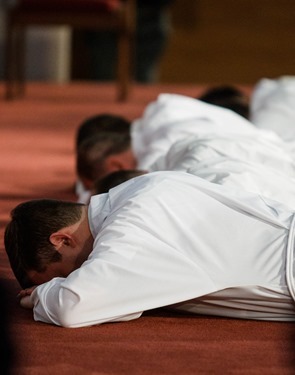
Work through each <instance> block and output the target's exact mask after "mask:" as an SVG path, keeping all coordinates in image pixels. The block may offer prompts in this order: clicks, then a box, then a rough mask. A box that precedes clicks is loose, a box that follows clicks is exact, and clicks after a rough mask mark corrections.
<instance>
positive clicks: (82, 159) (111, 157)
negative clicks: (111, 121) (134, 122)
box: [76, 132, 136, 190]
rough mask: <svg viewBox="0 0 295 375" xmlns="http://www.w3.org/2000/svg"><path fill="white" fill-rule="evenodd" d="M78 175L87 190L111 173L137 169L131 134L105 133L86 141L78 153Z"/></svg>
mask: <svg viewBox="0 0 295 375" xmlns="http://www.w3.org/2000/svg"><path fill="white" fill-rule="evenodd" d="M76 167H77V175H78V176H79V179H80V180H81V181H82V183H83V185H84V186H85V188H86V189H88V190H91V189H93V185H94V182H95V181H96V180H97V179H99V178H102V177H104V176H106V175H107V174H109V173H112V172H115V171H118V170H123V169H134V168H136V160H135V156H134V155H133V152H132V148H131V137H130V134H129V133H116V132H103V133H100V134H97V135H96V136H95V137H91V138H88V139H85V140H84V141H83V142H82V143H81V144H80V146H79V148H78V151H77V162H76Z"/></svg>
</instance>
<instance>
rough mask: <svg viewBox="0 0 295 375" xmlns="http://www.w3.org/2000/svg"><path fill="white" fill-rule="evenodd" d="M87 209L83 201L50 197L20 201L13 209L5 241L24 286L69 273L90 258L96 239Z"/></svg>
mask: <svg viewBox="0 0 295 375" xmlns="http://www.w3.org/2000/svg"><path fill="white" fill-rule="evenodd" d="M86 213H87V207H86V206H84V205H82V204H78V203H73V202H63V201H57V200H49V199H41V200H33V201H28V202H25V203H21V204H20V205H18V206H17V207H16V208H15V209H14V210H12V212H11V221H10V223H9V224H8V225H7V227H6V230H5V237H4V242H5V249H6V252H7V255H8V258H9V261H10V265H11V268H12V270H13V272H14V275H15V277H16V278H17V280H18V282H19V283H20V285H21V286H22V287H23V288H27V287H30V286H31V285H36V284H41V283H43V282H46V281H49V280H50V279H51V278H53V277H56V276H60V277H66V276H67V275H68V274H69V273H70V272H72V271H73V270H74V269H75V268H77V267H79V266H80V265H81V263H82V262H83V261H84V260H85V258H87V254H88V253H89V252H90V251H91V250H92V243H91V240H93V239H92V238H91V239H90V237H89V236H90V231H89V232H87V231H88V220H87V215H86ZM87 241H88V242H87ZM86 247H87V249H86Z"/></svg>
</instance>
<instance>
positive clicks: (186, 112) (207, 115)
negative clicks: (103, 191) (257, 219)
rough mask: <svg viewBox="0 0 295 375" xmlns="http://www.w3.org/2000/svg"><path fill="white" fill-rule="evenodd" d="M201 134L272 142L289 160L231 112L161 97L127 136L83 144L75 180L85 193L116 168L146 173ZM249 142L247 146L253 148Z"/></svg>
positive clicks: (271, 138) (107, 135) (270, 136)
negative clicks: (179, 144) (185, 141)
mask: <svg viewBox="0 0 295 375" xmlns="http://www.w3.org/2000/svg"><path fill="white" fill-rule="evenodd" d="M205 135H206V136H211V137H215V136H218V135H222V136H227V135H228V136H239V137H242V136H247V137H250V138H251V140H252V141H251V142H252V143H253V144H254V143H255V144H258V143H259V141H260V140H261V142H262V143H263V144H264V143H268V144H269V145H270V147H271V149H272V144H275V147H276V148H277V149H278V155H279V156H278V158H279V159H280V160H281V159H282V158H283V156H284V155H286V158H288V157H289V158H290V156H289V155H288V152H287V151H286V147H285V145H284V142H283V141H282V140H281V139H280V138H279V137H278V136H277V135H276V134H274V133H271V132H267V131H263V130H259V129H257V128H256V127H254V126H253V125H252V124H251V123H250V122H249V121H247V120H246V119H245V118H243V117H242V116H240V115H238V114H236V113H235V112H233V111H231V110H229V109H225V108H221V107H217V106H215V105H211V104H207V103H204V102H202V101H200V100H197V99H194V98H189V97H186V96H182V95H172V94H162V95H160V96H159V98H158V99H157V100H156V101H155V102H152V103H151V104H149V105H148V106H147V108H146V110H145V112H144V114H143V116H142V118H140V119H138V120H136V121H134V122H133V123H132V126H131V137H127V136H126V134H124V135H123V134H116V133H115V132H113V131H112V132H104V133H103V134H96V136H95V137H92V138H91V139H90V140H88V141H87V142H84V144H83V145H82V146H81V147H80V148H79V150H78V154H77V173H78V178H79V179H80V180H81V181H82V183H83V185H84V187H85V188H86V190H91V189H92V188H93V184H94V181H96V180H97V179H100V178H102V177H104V176H106V175H107V174H109V173H112V172H115V171H117V170H122V169H129V170H132V169H142V170H148V171H149V170H151V166H152V165H153V164H154V163H155V162H156V161H157V160H158V159H159V158H160V157H163V156H165V155H166V153H167V152H168V150H169V149H170V147H171V146H172V145H173V144H174V143H175V142H179V141H181V140H183V139H188V138H189V137H194V136H198V137H200V136H201V137H202V136H205ZM251 142H248V143H249V147H251V148H252V149H253V145H252V144H251ZM258 146H259V147H261V146H260V145H258ZM264 148H265V146H264ZM241 152H244V151H241ZM249 152H250V151H249ZM269 152H270V153H272V152H273V151H272V150H270V151H269ZM282 167H283V168H284V166H282ZM84 193H85V192H81V196H80V199H79V201H80V202H82V203H85V202H87V201H88V198H89V195H90V194H89V193H88V194H87V193H86V194H84ZM84 197H86V199H85V198H84Z"/></svg>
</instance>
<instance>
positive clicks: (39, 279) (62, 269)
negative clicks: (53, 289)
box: [28, 260, 74, 285]
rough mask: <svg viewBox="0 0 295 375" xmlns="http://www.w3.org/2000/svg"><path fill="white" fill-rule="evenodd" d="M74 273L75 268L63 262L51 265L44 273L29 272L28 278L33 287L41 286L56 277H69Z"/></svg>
mask: <svg viewBox="0 0 295 375" xmlns="http://www.w3.org/2000/svg"><path fill="white" fill-rule="evenodd" d="M72 271H74V268H73V267H72V266H71V265H68V264H65V262H64V261H63V260H61V261H60V262H54V263H50V264H49V265H48V266H47V268H46V270H45V271H44V272H37V271H29V272H28V276H29V278H30V280H31V281H32V283H33V285H40V284H43V283H46V282H47V281H50V280H51V279H53V278H54V277H67V276H68V275H69V274H70V273H71V272H72Z"/></svg>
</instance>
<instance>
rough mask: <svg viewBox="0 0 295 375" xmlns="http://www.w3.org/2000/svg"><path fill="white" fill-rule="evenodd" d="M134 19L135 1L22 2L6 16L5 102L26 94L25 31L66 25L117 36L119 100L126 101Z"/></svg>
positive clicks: (10, 9)
mask: <svg viewBox="0 0 295 375" xmlns="http://www.w3.org/2000/svg"><path fill="white" fill-rule="evenodd" d="M135 17H136V0H124V1H122V0H19V1H18V2H16V4H15V5H14V6H12V7H10V8H9V9H8V12H7V40H6V63H5V81H6V93H5V95H6V98H7V99H13V98H16V97H20V96H23V95H24V93H25V83H26V78H25V47H26V46H25V32H26V29H27V28H28V27H30V26H33V25H34V26H36V25H37V26H54V25H59V26H60V25H67V26H70V27H73V28H76V29H79V28H80V29H90V30H114V31H115V32H116V33H117V35H118V58H117V82H118V100H126V99H127V97H128V93H129V89H130V83H131V80H132V69H131V66H132V61H133V54H134V43H133V41H134V34H135ZM102 53H103V51H102Z"/></svg>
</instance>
